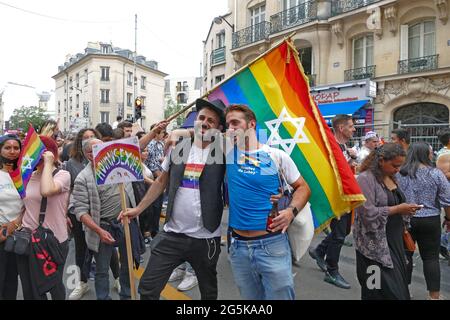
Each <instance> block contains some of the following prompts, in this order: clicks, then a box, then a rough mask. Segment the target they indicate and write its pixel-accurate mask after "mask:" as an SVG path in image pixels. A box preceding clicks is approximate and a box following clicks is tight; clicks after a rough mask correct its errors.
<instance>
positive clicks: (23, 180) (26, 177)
mask: <svg viewBox="0 0 450 320" xmlns="http://www.w3.org/2000/svg"><path fill="white" fill-rule="evenodd" d="M44 151H45V146H44V144H43V143H42V141H41V139H39V136H38V134H37V133H36V131H34V129H33V126H31V125H30V127H29V129H28V133H27V136H26V138H25V141H24V142H23V144H22V152H21V153H20V157H19V161H18V163H17V169H16V170H14V171H13V172H10V176H11V179H12V181H13V182H14V186H15V187H16V189H17V191H18V192H19V194H20V197H21V198H22V199H23V198H25V196H26V193H25V190H26V188H27V184H28V181H30V178H31V174H32V173H33V171H34V168H35V167H36V166H37V164H38V163H39V160H40V159H41V156H42V154H43V153H44Z"/></svg>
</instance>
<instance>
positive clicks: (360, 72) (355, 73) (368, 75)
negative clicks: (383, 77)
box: [344, 66, 376, 81]
mask: <svg viewBox="0 0 450 320" xmlns="http://www.w3.org/2000/svg"><path fill="white" fill-rule="evenodd" d="M375 69H376V66H367V67H362V68H356V69H350V70H345V71H344V80H345V81H352V80H362V79H373V78H375Z"/></svg>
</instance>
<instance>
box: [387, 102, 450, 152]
mask: <svg viewBox="0 0 450 320" xmlns="http://www.w3.org/2000/svg"><path fill="white" fill-rule="evenodd" d="M398 122H400V126H401V127H402V128H405V129H407V130H408V131H409V132H410V133H411V142H417V141H424V142H427V143H429V144H430V145H431V146H432V147H433V150H435V151H436V150H438V148H439V142H438V139H437V133H438V131H439V130H440V129H442V128H448V126H449V109H448V108H447V107H446V106H445V105H443V104H438V103H416V104H410V105H407V106H404V107H400V108H398V109H397V110H396V111H395V112H394V123H396V124H397V123H398Z"/></svg>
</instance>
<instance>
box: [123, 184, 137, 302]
mask: <svg viewBox="0 0 450 320" xmlns="http://www.w3.org/2000/svg"><path fill="white" fill-rule="evenodd" d="M119 189H120V200H121V202H122V211H125V210H126V209H127V201H126V196H125V187H124V184H123V183H120V184H119ZM123 229H124V231H125V244H126V248H127V250H126V251H127V252H126V254H127V261H128V274H129V275H130V290H131V299H132V300H136V284H135V282H134V273H133V270H134V268H133V250H132V248H131V234H130V220H129V219H128V217H123Z"/></svg>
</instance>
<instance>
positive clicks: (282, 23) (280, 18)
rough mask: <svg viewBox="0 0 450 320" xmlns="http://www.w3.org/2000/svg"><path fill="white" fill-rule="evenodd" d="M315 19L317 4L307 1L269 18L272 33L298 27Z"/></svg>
mask: <svg viewBox="0 0 450 320" xmlns="http://www.w3.org/2000/svg"><path fill="white" fill-rule="evenodd" d="M316 19H317V2H316V1H308V2H304V3H302V4H300V5H298V6H296V7H293V8H289V9H287V10H284V11H281V12H279V13H277V14H274V15H273V16H271V17H270V22H271V24H272V33H277V32H280V31H283V30H286V29H290V28H293V27H295V26H299V25H302V24H305V23H308V22H310V21H313V20H316Z"/></svg>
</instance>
